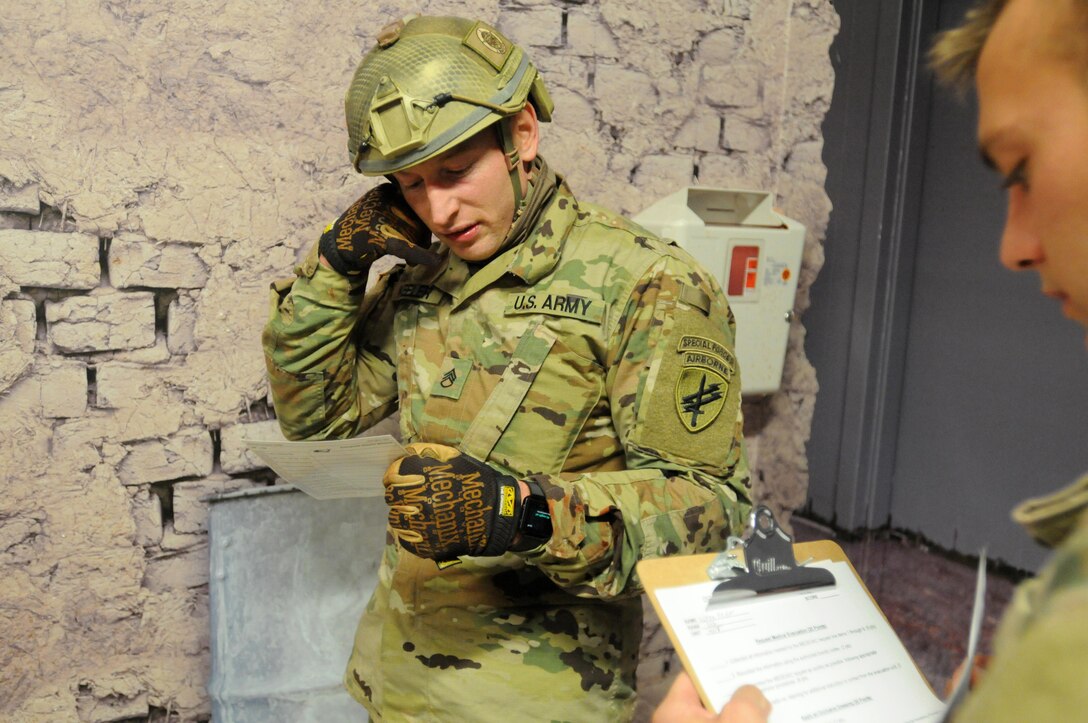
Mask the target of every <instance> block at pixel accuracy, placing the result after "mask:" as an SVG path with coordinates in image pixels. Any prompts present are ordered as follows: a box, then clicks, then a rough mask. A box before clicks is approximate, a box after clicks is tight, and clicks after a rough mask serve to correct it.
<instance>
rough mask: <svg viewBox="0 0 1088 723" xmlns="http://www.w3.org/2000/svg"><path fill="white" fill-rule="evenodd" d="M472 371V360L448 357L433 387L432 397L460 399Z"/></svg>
mask: <svg viewBox="0 0 1088 723" xmlns="http://www.w3.org/2000/svg"><path fill="white" fill-rule="evenodd" d="M471 371H472V360H471V359H455V358H453V357H447V358H446V361H444V362H442V368H441V369H440V370H439V372H438V380H437V381H436V382H435V383H434V386H433V387H431V396H432V397H445V398H446V399H460V398H461V391H462V390H463V389H464V388H465V381H467V380H468V375H469V373H470V372H471Z"/></svg>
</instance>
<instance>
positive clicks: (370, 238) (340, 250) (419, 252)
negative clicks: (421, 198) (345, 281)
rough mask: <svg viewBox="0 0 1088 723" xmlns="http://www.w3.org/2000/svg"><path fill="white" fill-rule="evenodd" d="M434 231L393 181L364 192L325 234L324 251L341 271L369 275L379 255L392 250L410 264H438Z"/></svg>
mask: <svg viewBox="0 0 1088 723" xmlns="http://www.w3.org/2000/svg"><path fill="white" fill-rule="evenodd" d="M430 245H431V232H430V231H429V230H428V229H427V227H426V226H425V225H424V224H423V222H422V221H420V220H419V217H418V216H416V215H415V213H414V212H413V211H412V209H411V208H410V207H409V206H408V204H407V202H405V200H404V198H403V197H402V196H401V195H400V191H399V190H397V188H396V187H395V186H394V185H393V184H392V183H383V184H381V185H380V186H376V187H374V188H372V189H370V190H369V191H367V192H366V193H364V194H363V195H362V196H361V197H360V198H359V200H357V201H356V202H355V203H353V204H351V206H350V207H349V208H348V210H347V211H344V213H343V214H341V216H340V218H338V219H336V220H335V221H333V222H332V223H331V224H329V225H328V226H327V227H326V228H325V232H324V233H322V234H321V241H320V243H319V246H320V251H321V255H322V256H324V257H325V260H326V261H328V262H329V266H331V267H332V268H333V269H334V270H335V271H337V272H338V273H341V274H344V275H345V276H354V275H362V276H364V277H365V276H366V273H367V271H369V270H370V264H372V263H373V262H374V260H375V259H377V258H378V257H379V256H384V255H385V254H392V255H393V256H399V257H400V258H402V259H404V260H405V261H407V262H408V263H410V264H423V265H424V266H434V265H436V264H437V263H438V262H439V258H438V256H437V255H436V254H435V253H434V252H433V251H430V250H429V249H428V247H429V246H430Z"/></svg>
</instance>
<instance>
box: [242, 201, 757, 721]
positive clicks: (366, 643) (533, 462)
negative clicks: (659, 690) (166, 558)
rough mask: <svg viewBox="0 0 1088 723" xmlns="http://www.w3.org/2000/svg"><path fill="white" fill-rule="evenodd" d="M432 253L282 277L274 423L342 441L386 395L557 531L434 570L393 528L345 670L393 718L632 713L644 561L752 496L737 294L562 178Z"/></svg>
mask: <svg viewBox="0 0 1088 723" xmlns="http://www.w3.org/2000/svg"><path fill="white" fill-rule="evenodd" d="M441 253H442V254H443V259H444V262H443V264H441V265H440V266H439V267H438V268H437V269H425V268H422V267H398V268H397V269H395V270H394V271H392V272H391V273H388V274H386V275H385V276H383V277H382V278H380V279H379V280H378V281H377V282H376V283H375V284H374V285H373V287H372V288H371V289H370V290H369V291H368V292H367V294H366V296H365V298H364V299H362V300H360V296H359V295H358V294H354V293H352V291H351V289H350V288H349V285H348V282H347V281H346V280H345V279H344V278H343V277H341V276H339V275H337V274H336V273H334V272H332V271H331V270H330V269H328V268H326V267H324V266H322V265H320V264H319V263H318V260H317V255H316V250H315V251H314V252H313V253H311V255H310V256H309V258H308V259H307V260H306V261H305V262H304V263H303V264H302V266H301V267H300V268H299V269H297V270H296V275H297V278H296V279H294V280H286V281H284V282H281V283H278V284H277V285H275V286H274V290H273V299H272V303H273V308H272V317H271V320H270V321H269V323H268V325H267V327H266V329H265V334H264V346H265V354H266V359H267V364H268V370H269V374H270V379H271V385H272V391H273V397H274V400H275V406H276V410H277V413H278V415H279V419H280V424H281V426H282V428H283V431H284V433H285V434H286V435H287V436H288V438H292V439H316V438H341V437H350V436H353V435H356V434H358V433H360V432H361V431H363V430H365V429H366V428H367V427H369V426H371V425H372V424H374V423H375V422H377V421H378V420H380V419H382V418H383V417H386V416H387V415H389V414H390V413H392V412H393V411H394V410H396V409H398V408H399V410H400V425H401V433H402V437H403V441H404V442H405V443H408V442H414V441H427V442H436V443H441V444H446V445H450V446H455V447H458V448H460V449H461V450H462V451H464V452H466V453H468V454H470V455H472V456H474V457H476V458H477V459H480V460H485V461H486V462H487V463H488V464H490V465H492V466H494V467H495V468H497V469H499V470H502V471H503V472H506V473H509V474H512V475H514V476H516V477H519V478H526V477H529V476H534V478H535V479H537V480H538V481H539V482H540V483H541V486H542V487H543V489H544V491H545V494H546V496H547V498H548V501H549V507H550V510H551V515H552V522H553V528H554V531H553V534H552V537H551V539H550V541H548V542H547V543H546V544H544V545H542V546H541V547H539V548H537V549H535V550H532V551H529V552H522V553H507V554H506V555H504V556H502V557H497V558H462V563H461V564H458V565H456V566H454V567H451V568H447V569H445V570H443V571H439V570H438V569H437V568H436V565H435V563H434V562H433V561H431V560H425V559H420V558H417V557H414V556H413V555H411V554H409V553H407V552H406V551H404V550H402V549H399V548H398V547H396V546H394V545H387V546H386V549H385V552H384V557H383V561H382V567H381V570H380V573H379V580H380V582H379V585H378V589H377V590H376V592H375V593H374V596H373V597H372V598H371V600H370V602H369V604H368V607H367V611H366V613H365V614H364V616H363V619H362V620H361V622H360V624H359V629H358V631H357V633H356V641H355V650H354V652H353V654H352V657H351V660H350V662H349V666H348V670H347V672H346V674H345V683H346V685H347V687H348V689H349V691H350V692H351V693H352V695H353V696H355V697H356V698H357V699H358V700H359V701H360V702H361V703H362V704H363V705H365V706H366V707H367V709H368V710H369V711H370V712H371V714H372V715H373V716H374V717H379V718H381V719H384V720H414V721H420V720H449V721H465V720H476V721H478V720H486V719H487V715H493V716H496V720H500V719H501V720H517V721H533V720H576V721H606V720H607V721H615V720H623V719H625V718H628V717H630V715H631V713H632V711H633V705H634V683H635V668H636V664H637V656H638V649H639V644H640V641H641V636H642V608H641V600H640V598H639V594H640V593H641V586H640V585H639V583H638V580H637V577H636V575H635V563H636V562H637V561H638V560H639V559H641V558H643V557H655V556H661V555H669V554H678V553H694V552H703V551H710V550H720V549H723V548H724V546H725V541H726V538H727V536H728V535H729V534H731V533H739V532H740V531H741V530H742V529H743V525H744V521H745V518H746V516H747V513H748V511H749V508H750V504H749V502H748V498H749V495H748V470H747V462H746V460H745V456H744V450H743V444H742V440H741V428H742V420H741V413H740V375H739V372H738V369H737V365H736V360H735V358H734V355H733V351H732V349H733V341H734V325H733V319H732V313H731V311H730V310H729V308H728V305H727V302H726V300H725V296H724V294H723V293H722V292H721V290H720V288H719V287H718V286H717V284H716V283H715V282H714V281H712V280H711V278H710V277H709V275H708V274H707V273H706V272H705V271H703V270H702V269H701V268H700V267H699V266H698V265H697V264H696V262H695V261H694V260H692V259H691V258H690V257H689V256H688V255H687V254H686V253H684V252H683V251H682V250H680V249H678V248H676V247H675V246H673V245H670V244H667V243H665V242H663V241H660V240H658V239H656V238H654V237H652V236H651V235H650V234H649V233H648V232H646V231H645V230H643V229H641V228H639V227H637V226H635V225H633V224H632V223H630V222H629V221H626V220H625V219H622V218H620V217H618V216H616V215H614V214H611V213H609V212H606V211H604V210H602V209H598V208H595V207H590V206H586V205H580V204H579V203H578V202H577V201H576V200H575V199H574V197H573V196H572V195H571V194H570V192H569V190H567V188H566V185H565V184H563V183H560V184H559V187H558V189H557V190H556V192H555V194H554V195H553V197H552V199H551V200H550V201H549V202H548V204H547V206H546V207H545V208H544V209H543V211H542V212H541V215H540V218H539V219H538V221H537V223H536V225H535V226H534V227H533V228H532V229H531V230H530V232H529V234H528V236H527V238H526V239H525V240H524V241H523V242H521V243H519V244H515V245H513V246H512V247H510V248H507V249H504V250H502V251H500V253H499V254H498V255H496V256H495V257H493V258H492V259H491V260H489V261H488V262H487V263H486V265H484V266H483V267H482V268H479V269H478V270H476V271H475V273H470V270H469V268H468V266H467V265H466V264H465V263H464V262H463V261H462V260H461V259H459V258H458V257H456V256H453V255H450V254H448V251H447V250H446V249H445V248H443V249H442V250H441ZM485 711H487V712H488V713H485Z"/></svg>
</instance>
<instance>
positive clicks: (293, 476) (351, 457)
mask: <svg viewBox="0 0 1088 723" xmlns="http://www.w3.org/2000/svg"><path fill="white" fill-rule="evenodd" d="M245 443H246V445H247V446H248V447H249V448H250V449H251V450H253V451H254V452H256V453H257V456H258V457H260V458H261V460H263V461H264V463H265V464H267V465H268V466H269V467H271V468H272V469H273V470H274V471H275V472H276V474H278V475H279V476H280V477H283V478H284V479H285V480H287V481H288V482H290V483H291V484H293V485H295V486H296V487H298V488H299V489H300V490H302V491H303V492H305V493H306V494H308V495H310V496H311V497H315V498H317V499H319V500H329V499H337V498H341V497H380V496H382V495H383V494H384V487H383V486H382V477H383V476H384V475H385V470H386V469H388V467H389V465H391V464H392V463H393V462H395V461H396V460H398V459H400V458H401V457H403V456H404V455H405V454H407V452H405V450H404V447H402V446H400V444H399V443H398V442H397V441H396V440H395V439H393V437H391V436H390V435H388V434H383V435H375V436H373V437H354V438H352V439H333V440H324V441H321V442H286V441H272V440H259V439H247V440H245Z"/></svg>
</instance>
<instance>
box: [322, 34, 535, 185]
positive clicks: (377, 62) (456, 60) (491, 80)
mask: <svg viewBox="0 0 1088 723" xmlns="http://www.w3.org/2000/svg"><path fill="white" fill-rule="evenodd" d="M530 100H531V101H532V104H533V107H534V109H535V110H536V113H537V117H538V118H539V119H540V120H542V121H550V120H551V112H552V101H551V98H550V97H549V95H548V92H547V90H546V89H545V88H544V82H543V80H542V79H541V77H540V75H539V74H538V73H537V71H536V68H534V67H533V64H532V62H531V61H530V60H529V56H528V55H527V54H526V53H525V51H524V50H522V49H521V48H520V47H518V46H517V45H515V44H514V43H511V42H510V41H509V40H507V39H506V38H505V37H504V36H503V35H502V34H501V33H500V32H499V31H498V30H496V29H495V28H493V27H491V26H490V25H488V24H487V23H484V22H480V21H473V20H467V19H463V18H455V17H424V16H419V17H409V18H406V19H405V20H400V21H397V22H395V23H391V24H390V25H387V26H386V27H385V28H383V29H382V31H381V33H379V35H378V43H377V45H376V46H375V47H374V48H373V49H372V50H371V51H370V52H369V53H367V55H366V56H365V57H364V58H363V60H362V61H361V62H360V63H359V67H358V68H356V70H355V76H354V77H353V78H352V81H351V85H350V86H349V88H348V91H347V96H346V99H345V103H344V105H345V110H346V114H347V128H348V150H349V151H350V153H351V156H352V165H354V166H355V170H357V171H359V172H360V173H362V174H364V175H367V176H378V175H389V174H392V173H395V172H396V171H401V170H404V169H406V168H410V167H411V166H414V165H416V164H418V163H422V162H423V161H426V160H428V159H430V158H433V157H434V156H436V155H438V154H439V153H442V152H443V151H446V150H448V149H450V148H452V147H453V146H455V145H457V144H458V143H461V142H462V141H465V140H468V139H469V138H471V137H472V136H473V135H475V134H477V133H479V132H480V131H481V130H483V129H484V128H487V127H488V126H490V125H492V124H494V123H496V122H498V121H500V120H502V119H503V118H507V117H509V116H512V115H514V114H516V113H517V112H518V111H520V110H521V109H522V108H524V107H525V104H526V102H528V101H530ZM506 126H507V124H506V123H503V124H501V126H500V130H501V131H502V133H501V134H500V135H501V138H502V142H503V150H504V152H506V154H507V157H508V159H509V161H510V165H511V169H512V170H511V173H512V178H513V174H514V173H516V171H515V170H514V167H515V166H516V163H517V152H516V150H515V149H514V148H513V142H512V139H511V138H510V136H509V132H508V130H507V129H506ZM520 190H521V189H520V183H516V184H515V196H516V197H520V195H521V193H520Z"/></svg>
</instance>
